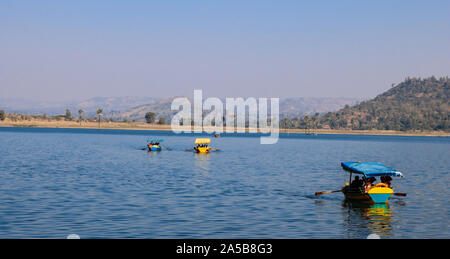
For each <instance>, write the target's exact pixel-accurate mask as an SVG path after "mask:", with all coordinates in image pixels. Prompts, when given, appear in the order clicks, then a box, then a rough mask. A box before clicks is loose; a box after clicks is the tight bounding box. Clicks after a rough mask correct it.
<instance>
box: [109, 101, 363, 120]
mask: <svg viewBox="0 0 450 259" xmlns="http://www.w3.org/2000/svg"><path fill="white" fill-rule="evenodd" d="M174 98H175V97H173V98H166V99H159V100H155V101H153V102H151V103H149V104H145V105H140V106H136V107H133V108H131V109H128V110H125V111H122V112H117V113H114V114H113V115H112V118H113V119H114V120H123V119H127V120H136V121H144V117H145V113H147V112H149V111H151V112H154V113H156V114H157V118H160V117H163V118H165V119H170V118H172V117H173V115H174V114H175V113H177V112H178V111H172V110H171V109H170V107H171V104H172V101H173V99H174ZM358 100H359V99H356V98H284V99H280V116H281V117H296V116H303V115H305V114H314V113H325V112H330V111H337V110H339V109H340V108H342V107H344V106H345V105H353V104H355V103H357V102H358ZM223 103H224V104H225V100H223Z"/></svg>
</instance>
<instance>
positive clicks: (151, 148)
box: [148, 146, 161, 151]
mask: <svg viewBox="0 0 450 259" xmlns="http://www.w3.org/2000/svg"><path fill="white" fill-rule="evenodd" d="M148 151H161V147H160V146H152V147H148Z"/></svg>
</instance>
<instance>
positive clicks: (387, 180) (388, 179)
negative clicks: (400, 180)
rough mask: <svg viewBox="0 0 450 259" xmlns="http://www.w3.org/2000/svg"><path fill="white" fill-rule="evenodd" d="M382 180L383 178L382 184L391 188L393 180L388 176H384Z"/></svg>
mask: <svg viewBox="0 0 450 259" xmlns="http://www.w3.org/2000/svg"><path fill="white" fill-rule="evenodd" d="M380 178H381V182H382V183H384V184H386V185H387V187H389V188H391V181H392V178H391V177H390V176H389V175H388V176H382V177H380Z"/></svg>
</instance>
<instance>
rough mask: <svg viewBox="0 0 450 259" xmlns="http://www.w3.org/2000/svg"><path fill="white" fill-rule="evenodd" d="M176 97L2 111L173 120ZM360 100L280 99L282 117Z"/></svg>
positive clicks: (14, 106) (16, 106) (31, 104)
mask: <svg viewBox="0 0 450 259" xmlns="http://www.w3.org/2000/svg"><path fill="white" fill-rule="evenodd" d="M174 98H176V97H171V98H152V97H135V96H127V97H94V98H90V99H88V100H85V101H80V102H73V103H70V104H65V103H61V102H43V101H29V100H21V99H6V98H3V99H0V109H3V110H5V111H6V112H8V113H13V112H16V113H22V114H46V115H57V114H64V113H65V110H66V109H70V110H71V112H72V114H76V113H77V111H78V110H79V109H82V110H83V111H84V115H85V116H95V114H96V111H97V109H98V108H102V109H103V114H104V116H105V117H106V118H111V119H113V120H124V119H125V120H135V121H144V120H145V119H144V118H145V113H147V112H154V113H156V114H157V117H158V118H159V117H164V118H166V119H170V118H171V117H172V116H173V115H174V114H175V113H176V112H177V111H172V110H171V109H170V107H171V103H172V101H173V99H174ZM358 101H360V99H357V98H284V99H283V98H282V99H280V115H281V117H296V116H303V115H305V114H314V113H317V112H318V113H325V112H330V111H337V110H338V109H340V108H342V107H344V106H345V105H353V104H355V103H357V102H358ZM224 103H225V101H224Z"/></svg>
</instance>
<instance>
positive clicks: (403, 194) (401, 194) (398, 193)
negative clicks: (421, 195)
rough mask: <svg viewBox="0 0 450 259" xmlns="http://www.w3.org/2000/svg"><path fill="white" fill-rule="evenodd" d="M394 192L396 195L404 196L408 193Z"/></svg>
mask: <svg viewBox="0 0 450 259" xmlns="http://www.w3.org/2000/svg"><path fill="white" fill-rule="evenodd" d="M393 194H394V195H396V196H403V197H405V196H406V193H401V192H394V193H393Z"/></svg>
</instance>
